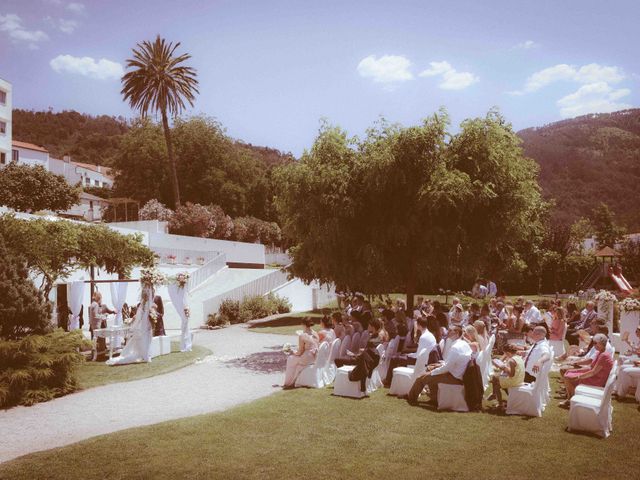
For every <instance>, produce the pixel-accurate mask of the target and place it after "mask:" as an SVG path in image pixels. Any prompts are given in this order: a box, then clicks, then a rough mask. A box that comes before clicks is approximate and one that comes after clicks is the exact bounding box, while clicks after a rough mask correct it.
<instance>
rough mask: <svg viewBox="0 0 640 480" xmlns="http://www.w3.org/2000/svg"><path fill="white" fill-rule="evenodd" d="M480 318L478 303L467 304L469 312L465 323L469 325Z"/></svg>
mask: <svg viewBox="0 0 640 480" xmlns="http://www.w3.org/2000/svg"><path fill="white" fill-rule="evenodd" d="M479 318H480V305H478V304H477V303H475V302H474V303H472V304H471V305H469V313H468V314H467V324H468V325H471V324H473V322H475V321H476V320H478V319H479Z"/></svg>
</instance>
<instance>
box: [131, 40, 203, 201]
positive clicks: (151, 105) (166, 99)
mask: <svg viewBox="0 0 640 480" xmlns="http://www.w3.org/2000/svg"><path fill="white" fill-rule="evenodd" d="M179 46H180V42H178V43H176V44H175V45H174V44H173V43H172V42H167V41H166V40H165V39H164V38H160V35H158V36H157V37H156V39H155V41H154V42H153V43H151V42H149V41H144V42H142V43H139V44H138V45H137V46H136V48H134V49H133V58H130V59H128V60H127V68H133V70H131V71H129V72H127V73H126V74H125V75H124V76H123V77H122V92H120V93H122V95H123V96H124V100H125V101H128V102H129V105H131V108H134V109H137V110H139V111H140V115H141V116H142V117H143V118H144V117H146V116H147V115H148V114H149V112H156V113H157V112H158V111H159V112H160V114H161V115H162V127H163V129H164V139H165V142H166V143H167V153H168V155H169V166H170V169H171V183H172V184H173V196H174V201H175V206H176V207H179V206H180V187H179V186H178V174H177V172H176V160H175V158H174V155H173V144H172V143H171V131H170V130H169V120H168V117H167V114H170V115H171V116H176V115H180V113H181V112H182V110H183V109H184V108H185V101H186V102H188V103H189V105H191V106H193V100H194V99H195V94H196V93H199V92H198V80H197V79H196V70H195V69H194V68H192V67H187V66H184V65H181V64H182V63H183V62H185V61H186V60H188V59H190V58H191V55H189V54H186V53H185V54H183V55H179V56H174V52H175V51H176V49H177V48H178V47H179Z"/></svg>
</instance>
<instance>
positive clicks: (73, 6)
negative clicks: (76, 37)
mask: <svg viewBox="0 0 640 480" xmlns="http://www.w3.org/2000/svg"><path fill="white" fill-rule="evenodd" d="M67 10H69V11H70V12H73V13H77V14H82V13H84V4H82V3H78V2H72V3H70V4H68V5H67Z"/></svg>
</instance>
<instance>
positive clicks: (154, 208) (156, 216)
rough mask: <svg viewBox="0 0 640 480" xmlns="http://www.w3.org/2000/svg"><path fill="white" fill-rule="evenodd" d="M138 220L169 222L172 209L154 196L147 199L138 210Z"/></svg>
mask: <svg viewBox="0 0 640 480" xmlns="http://www.w3.org/2000/svg"><path fill="white" fill-rule="evenodd" d="M138 217H139V218H140V220H159V221H161V222H169V221H171V218H172V217H173V210H171V209H170V208H167V207H165V206H164V205H163V204H162V203H160V202H159V201H158V200H156V199H155V198H153V199H151V200H149V201H148V202H147V203H145V204H144V206H143V207H142V208H141V209H140V210H139V211H138Z"/></svg>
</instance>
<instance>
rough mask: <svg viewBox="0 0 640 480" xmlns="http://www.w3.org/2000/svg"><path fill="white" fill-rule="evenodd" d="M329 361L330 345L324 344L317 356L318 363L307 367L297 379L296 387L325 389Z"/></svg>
mask: <svg viewBox="0 0 640 480" xmlns="http://www.w3.org/2000/svg"><path fill="white" fill-rule="evenodd" d="M328 361H329V344H328V343H327V342H322V344H321V345H320V348H319V349H318V353H317V354H316V361H315V363H313V364H311V365H307V366H306V367H305V368H304V370H302V372H300V375H298V378H297V379H296V387H311V388H322V387H324V371H325V368H326V366H327V362H328Z"/></svg>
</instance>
